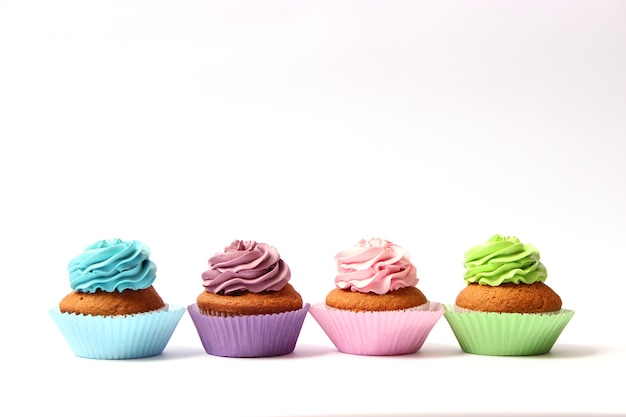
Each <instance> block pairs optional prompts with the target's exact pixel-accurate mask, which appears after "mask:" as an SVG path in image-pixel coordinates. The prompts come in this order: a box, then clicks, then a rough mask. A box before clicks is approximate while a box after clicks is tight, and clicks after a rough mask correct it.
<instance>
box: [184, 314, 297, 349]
mask: <svg viewBox="0 0 626 417" xmlns="http://www.w3.org/2000/svg"><path fill="white" fill-rule="evenodd" d="M308 310H309V304H304V305H303V307H302V308H301V309H299V310H295V311H288V312H284V313H279V314H258V315H242V316H231V317H220V316H209V315H205V314H202V313H201V312H200V311H199V310H198V305H197V304H191V305H189V306H187V311H189V315H190V316H191V320H192V321H193V324H194V325H195V327H196V330H197V332H198V336H199V337H200V341H201V342H202V346H203V347H204V350H205V351H206V353H208V354H210V355H214V356H225V357H233V358H255V357H265V356H281V355H286V354H289V353H291V352H293V351H294V349H295V347H296V342H297V341H298V337H299V335H300V330H301V329H302V325H303V323H304V319H305V318H306V315H307V312H308Z"/></svg>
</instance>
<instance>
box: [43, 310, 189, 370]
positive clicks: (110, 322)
mask: <svg viewBox="0 0 626 417" xmlns="http://www.w3.org/2000/svg"><path fill="white" fill-rule="evenodd" d="M48 314H49V315H50V317H51V318H52V320H54V322H55V323H56V325H57V327H58V328H59V330H60V331H61V334H62V335H63V337H64V338H65V340H66V341H67V343H68V344H69V346H70V348H71V349H72V351H73V352H74V354H75V355H77V356H80V357H83V358H89V359H136V358H145V357H149V356H155V355H159V354H160V353H162V352H163V350H164V349H165V346H166V345H167V343H168V342H169V340H170V338H171V336H172V334H173V333H174V330H175V329H176V326H177V325H178V323H179V321H180V319H181V317H182V316H183V314H185V308H184V307H183V306H171V305H168V306H166V307H165V308H163V309H161V310H157V311H153V312H149V313H140V314H130V315H124V316H92V315H83V314H74V313H72V314H69V313H62V312H61V311H60V310H59V307H58V306H57V307H54V308H52V309H50V310H49V311H48Z"/></svg>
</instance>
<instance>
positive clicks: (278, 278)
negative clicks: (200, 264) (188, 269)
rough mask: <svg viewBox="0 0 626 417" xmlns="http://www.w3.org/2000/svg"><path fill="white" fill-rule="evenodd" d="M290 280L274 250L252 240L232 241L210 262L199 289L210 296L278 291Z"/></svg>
mask: <svg viewBox="0 0 626 417" xmlns="http://www.w3.org/2000/svg"><path fill="white" fill-rule="evenodd" d="M290 278H291V270H290V269H289V266H288V265H287V264H286V263H285V261H283V260H282V259H281V258H280V254H279V253H278V250H276V248H275V247H273V246H270V245H268V244H266V243H257V242H255V241H253V240H245V241H244V240H235V241H233V242H232V243H231V244H230V245H229V246H227V247H226V248H225V249H224V251H223V252H218V253H216V254H215V255H214V256H213V257H211V258H210V259H209V269H208V270H207V271H205V272H203V273H202V285H204V287H205V289H206V290H207V291H209V292H212V293H216V294H229V293H232V292H235V291H250V292H254V293H260V292H263V291H279V290H281V289H282V288H283V287H284V286H285V285H286V284H287V282H288V281H289V279H290Z"/></svg>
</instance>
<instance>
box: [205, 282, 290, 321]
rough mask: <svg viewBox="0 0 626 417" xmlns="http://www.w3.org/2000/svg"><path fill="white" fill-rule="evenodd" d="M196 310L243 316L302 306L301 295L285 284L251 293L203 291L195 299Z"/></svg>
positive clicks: (271, 312) (282, 311)
mask: <svg viewBox="0 0 626 417" xmlns="http://www.w3.org/2000/svg"><path fill="white" fill-rule="evenodd" d="M196 302H197V304H198V310H200V312H202V313H203V314H208V315H226V316H245V315H254V314H274V313H284V312H286V311H295V310H299V309H300V308H302V297H301V296H300V294H299V293H298V292H297V291H296V290H295V289H294V288H293V286H292V285H291V284H287V285H285V286H284V287H283V289H281V290H279V291H264V292H260V293H253V292H248V291H238V292H236V293H234V294H228V295H223V294H214V293H211V292H208V291H203V292H202V293H201V294H200V295H198V298H197V299H196Z"/></svg>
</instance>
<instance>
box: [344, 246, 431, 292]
mask: <svg viewBox="0 0 626 417" xmlns="http://www.w3.org/2000/svg"><path fill="white" fill-rule="evenodd" d="M335 261H336V262H337V269H338V270H339V274H338V275H337V276H336V277H335V285H336V286H337V287H338V288H341V289H351V290H352V291H358V292H363V293H367V292H373V293H376V294H386V293H388V292H389V291H393V290H398V289H400V288H404V287H413V286H415V285H417V282H418V281H419V279H418V278H417V275H416V268H415V265H413V264H412V263H411V260H410V258H409V254H408V253H407V251H406V250H404V248H402V247H401V246H398V245H396V244H395V243H392V242H389V241H387V240H384V239H370V240H365V239H363V240H361V241H359V242H358V243H356V244H355V246H354V247H352V248H349V249H346V250H343V251H341V252H339V253H338V254H337V255H335Z"/></svg>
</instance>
